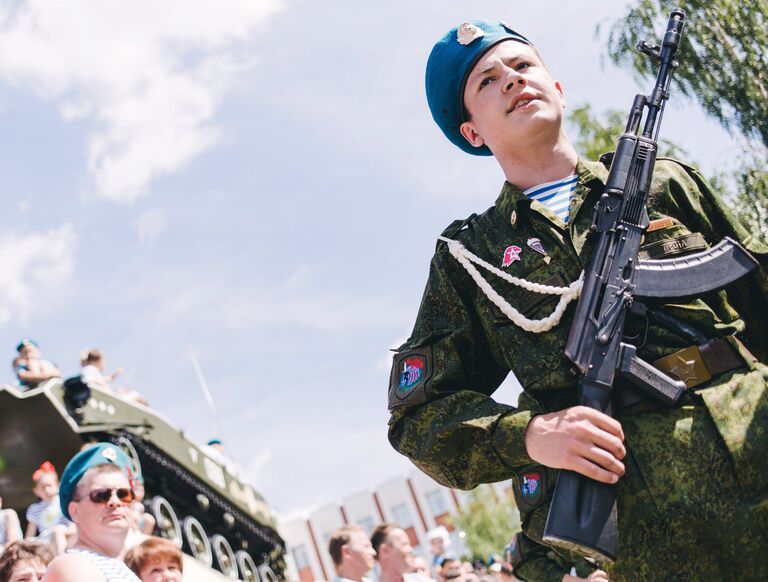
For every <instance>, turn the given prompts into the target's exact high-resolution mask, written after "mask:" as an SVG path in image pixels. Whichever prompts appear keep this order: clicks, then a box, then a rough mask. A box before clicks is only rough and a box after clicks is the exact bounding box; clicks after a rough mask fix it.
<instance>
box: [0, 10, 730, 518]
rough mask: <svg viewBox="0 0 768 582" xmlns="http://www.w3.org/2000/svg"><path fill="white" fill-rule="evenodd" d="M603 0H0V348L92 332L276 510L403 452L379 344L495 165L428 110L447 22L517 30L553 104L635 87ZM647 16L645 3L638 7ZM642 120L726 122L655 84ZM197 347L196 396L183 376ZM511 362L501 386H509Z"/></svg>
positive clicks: (596, 101)
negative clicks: (560, 91) (655, 115)
mask: <svg viewBox="0 0 768 582" xmlns="http://www.w3.org/2000/svg"><path fill="white" fill-rule="evenodd" d="M625 11H626V5H625V4H624V3H622V2H607V1H598V0H571V1H570V2H556V1H554V0H539V1H538V2H535V3H530V2H525V3H522V2H515V1H506V2H502V1H496V0H477V1H475V2H473V3H471V6H470V4H468V3H466V2H460V1H458V0H421V1H420V2H413V1H412V0H407V1H406V0H389V1H387V2H373V3H372V2H352V1H351V0H346V1H345V0H323V1H318V0H314V1H309V0H217V1H216V2H210V1H203V0H163V1H162V2H157V1H156V0H151V1H150V0H133V1H132V2H122V1H119V0H68V2H66V3H62V2H58V1H57V0H28V1H26V2H19V1H11V0H0V177H1V178H2V181H1V182H0V191H2V201H3V204H2V213H0V353H2V351H3V350H4V351H5V354H6V357H7V362H8V366H7V367H6V368H5V372H4V373H1V374H0V381H1V382H11V381H13V379H14V377H13V373H12V370H11V367H10V361H11V359H12V357H13V355H14V351H15V350H14V348H15V346H16V344H17V343H18V341H19V340H20V339H21V338H24V337H31V338H34V339H35V340H36V341H38V342H39V344H40V346H41V349H42V352H43V355H44V356H45V357H47V358H49V359H51V360H53V361H55V362H56V363H57V364H58V365H59V367H60V368H61V369H62V371H63V373H64V375H65V376H71V375H75V374H77V373H78V370H79V361H78V360H79V353H80V351H81V350H82V349H84V348H87V347H99V348H101V349H102V350H103V351H104V352H105V354H106V359H107V369H108V370H107V371H110V370H112V369H114V368H115V367H118V366H119V367H122V368H124V369H125V373H124V374H123V375H122V376H121V377H120V378H118V380H117V381H116V383H115V385H116V386H118V387H119V386H129V387H131V388H134V389H136V390H139V391H141V392H142V393H143V394H144V395H145V396H146V398H147V399H148V400H149V401H150V403H151V405H152V406H154V407H155V408H157V409H158V410H159V411H161V412H162V413H163V414H164V415H165V416H167V417H168V418H169V419H171V420H172V421H173V422H174V423H175V424H177V425H178V426H179V427H182V428H183V429H184V430H185V431H186V433H187V434H188V435H189V436H190V437H191V438H193V439H195V440H196V441H198V442H200V443H204V442H205V441H207V440H208V439H209V438H213V437H219V438H221V439H222V440H224V441H225V444H226V445H227V447H228V449H229V452H230V454H231V456H232V457H233V458H234V459H235V460H236V461H237V462H238V463H240V464H241V466H242V467H243V472H244V474H245V475H246V476H247V478H248V480H250V482H251V483H252V484H253V485H254V486H255V487H256V488H257V490H259V491H260V492H261V493H262V494H263V495H264V496H265V497H266V499H267V501H268V502H269V503H270V504H271V505H272V506H273V507H275V508H276V509H277V510H278V511H280V512H281V513H283V514H291V513H294V512H301V511H303V510H306V509H307V508H311V507H313V506H317V505H322V504H326V503H331V502H338V501H340V500H342V499H343V498H344V497H346V496H348V495H351V494H353V493H356V492H358V491H360V490H363V489H372V488H373V487H375V486H376V485H377V484H378V483H380V482H382V481H384V480H387V479H389V478H391V477H394V476H397V475H400V474H406V473H407V472H409V471H410V470H411V468H412V465H410V463H409V462H408V461H407V460H406V459H404V458H403V457H401V456H399V455H398V454H397V453H395V452H394V451H393V450H392V449H391V447H390V446H389V443H388V442H387V438H386V425H387V420H388V413H387V410H386V391H387V384H388V377H389V369H390V354H391V352H390V351H389V350H390V348H392V347H394V346H397V345H399V344H400V343H402V342H403V341H404V340H405V339H406V338H407V337H408V335H409V333H410V329H411V327H412V325H413V321H414V318H415V316H416V311H417V309H418V304H419V301H420V298H421V294H422V291H423V286H424V283H425V281H426V276H427V270H428V265H429V260H430V257H431V255H432V252H433V250H434V244H435V239H436V236H437V235H439V233H440V232H441V231H442V229H443V228H444V227H445V226H446V225H448V224H449V223H450V222H451V221H452V220H454V219H455V218H463V217H466V216H468V215H469V214H470V213H472V212H475V211H482V210H484V209H486V208H487V207H488V206H490V205H492V204H493V202H494V200H495V198H496V196H497V194H498V192H499V190H500V188H501V185H502V181H503V177H502V175H501V172H500V170H499V169H498V167H497V166H496V165H495V163H494V162H493V160H492V159H487V158H478V157H474V156H468V155H466V154H463V153H462V152H461V151H460V150H458V149H457V148H455V147H454V146H452V145H451V144H450V143H449V142H448V141H447V140H446V139H445V138H444V137H443V136H442V134H441V133H440V132H439V130H438V129H437V127H436V126H435V125H434V123H433V121H432V119H431V117H430V115H429V112H428V109H427V106H426V99H425V97H424V88H423V83H424V81H423V76H424V65H425V63H426V58H427V55H428V54H429V51H430V50H431V47H432V44H433V43H434V42H435V41H436V40H437V39H438V38H439V37H440V36H442V34H444V33H445V32H446V31H447V30H448V29H449V28H451V27H453V26H456V25H458V24H460V23H461V22H464V21H465V20H469V19H474V18H485V19H499V20H503V21H505V22H507V23H509V24H510V25H511V26H512V27H513V28H515V29H517V30H519V31H520V32H522V33H523V34H525V35H526V36H527V37H528V38H530V39H531V40H532V41H533V42H534V43H535V44H536V45H537V46H538V47H539V49H540V51H541V53H542V54H543V55H544V58H545V61H546V63H547V65H548V67H549V68H550V70H551V71H552V72H553V74H554V76H555V77H556V78H557V79H559V80H560V81H561V82H562V83H563V86H564V88H565V96H566V100H567V104H568V106H578V105H581V104H584V103H587V102H588V103H590V104H591V105H592V108H593V110H594V111H596V112H598V113H599V112H602V111H605V110H607V109H609V108H613V109H620V110H622V111H628V109H629V106H630V104H631V102H632V98H633V97H634V95H635V93H637V92H640V91H643V92H647V91H648V90H649V89H650V87H649V86H648V84H647V83H646V84H643V85H639V84H638V83H637V80H636V79H635V78H634V77H633V76H632V75H631V74H630V73H629V72H628V71H625V70H621V69H618V68H616V67H615V66H613V65H611V64H610V63H609V62H608V59H607V56H606V55H605V48H604V47H605V33H603V34H602V36H596V35H595V27H596V25H597V24H599V23H601V24H602V26H603V30H607V29H608V28H609V27H610V26H611V25H612V24H613V23H614V22H616V21H617V20H618V19H620V18H621V17H622V15H623V14H624V13H625ZM664 24H665V23H664V22H660V23H659V29H661V28H663V26H664ZM662 136H663V137H666V138H667V139H670V140H672V141H674V142H676V143H678V144H680V145H682V146H683V147H684V148H686V149H687V151H688V152H689V159H691V160H695V161H696V162H698V163H699V164H700V165H701V167H702V169H703V170H704V171H705V172H714V171H715V170H716V169H723V164H727V163H728V160H732V159H734V158H735V156H736V155H737V154H736V152H737V146H736V145H735V144H734V142H733V140H731V139H730V137H729V136H728V135H727V134H726V133H725V132H724V131H723V130H721V129H720V128H719V127H718V126H717V125H716V124H715V123H714V122H712V121H710V120H708V119H707V118H706V117H704V115H703V114H702V113H701V111H700V109H699V108H698V106H697V105H696V104H695V103H693V102H691V101H686V100H684V99H683V97H682V96H675V95H673V99H672V101H671V103H670V106H669V107H668V109H667V114H666V116H665V119H664V122H663V125H662ZM191 354H194V355H195V356H196V358H197V360H198V361H199V364H200V368H201V370H202V372H203V374H204V376H205V379H206V381H207V384H208V385H209V387H210V391H211V393H212V395H213V398H214V402H215V411H216V414H214V413H213V412H212V410H211V409H210V407H209V406H208V404H207V403H206V399H205V397H204V394H203V391H202V389H201V387H200V383H199V382H198V378H197V376H196V373H195V367H194V365H193V361H192V356H191ZM516 394H517V387H516V385H515V383H514V381H513V380H509V381H507V382H505V385H504V386H503V387H502V388H501V389H500V390H499V392H497V398H498V399H499V400H501V401H505V402H509V403H511V404H514V403H515V400H516Z"/></svg>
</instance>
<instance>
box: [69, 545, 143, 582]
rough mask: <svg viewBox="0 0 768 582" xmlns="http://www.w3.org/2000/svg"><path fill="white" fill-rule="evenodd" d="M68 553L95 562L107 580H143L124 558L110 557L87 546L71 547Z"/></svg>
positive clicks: (134, 581) (111, 581)
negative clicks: (127, 564)
mask: <svg viewBox="0 0 768 582" xmlns="http://www.w3.org/2000/svg"><path fill="white" fill-rule="evenodd" d="M67 553H68V554H80V555H81V556H85V557H86V558H88V559H89V560H90V561H91V562H93V563H94V565H95V566H96V568H98V569H99V570H101V572H102V573H103V574H104V577H105V578H106V580H107V582H141V580H140V579H139V577H138V576H136V574H134V573H133V572H132V571H131V570H130V569H129V568H128V566H126V565H125V563H124V562H123V561H122V560H118V559H116V558H110V557H109V556H104V555H103V554H98V553H96V552H93V551H91V550H86V549H85V548H70V549H68V550H67Z"/></svg>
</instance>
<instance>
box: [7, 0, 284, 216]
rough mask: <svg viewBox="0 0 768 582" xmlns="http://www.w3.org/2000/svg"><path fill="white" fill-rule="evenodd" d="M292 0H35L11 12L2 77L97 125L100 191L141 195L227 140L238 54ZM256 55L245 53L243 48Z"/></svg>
mask: <svg viewBox="0 0 768 582" xmlns="http://www.w3.org/2000/svg"><path fill="white" fill-rule="evenodd" d="M281 4H282V0H259V1H258V2H254V1H252V0H218V1H217V2H209V1H207V0H165V1H163V2H155V1H153V0H133V1H132V2H122V1H120V0H69V1H67V2H59V1H57V0H30V1H28V2H23V3H18V4H15V5H14V8H13V9H9V8H6V9H5V10H2V9H0V75H2V76H3V77H4V78H5V79H6V80H7V81H9V82H11V83H13V84H16V85H20V86H23V87H29V88H31V89H32V90H33V91H35V92H37V93H38V94H40V95H41V96H43V97H44V98H47V99H51V100H54V101H55V102H57V103H58V105H59V110H60V113H61V115H62V117H63V118H64V119H66V120H74V119H86V120H88V121H92V122H93V128H94V130H93V132H92V133H91V134H90V136H89V141H88V148H87V156H88V162H87V164H88V169H89V171H90V174H91V177H92V179H93V181H94V184H95V187H96V192H97V194H98V195H100V196H102V197H105V198H108V199H112V200H115V201H131V200H133V199H135V198H137V197H138V196H141V195H142V194H145V193H146V191H147V189H148V186H149V183H150V181H151V180H152V179H154V178H156V177H158V176H161V175H166V174H171V173H173V172H176V171H179V170H181V169H182V168H184V166H185V165H186V164H188V163H189V162H190V160H192V159H193V158H194V157H195V156H197V155H199V154H200V153H201V152H203V151H204V150H206V149H208V148H210V147H211V146H213V145H214V144H216V143H217V142H218V141H219V140H220V138H221V136H220V132H219V131H218V129H217V128H216V127H215V126H214V125H213V117H214V114H215V112H216V108H217V107H218V105H219V104H220V103H221V101H222V99H223V97H224V95H225V94H226V92H227V90H228V89H229V88H230V86H231V85H232V83H233V82H234V78H235V76H236V74H237V73H239V72H241V71H242V70H243V69H245V68H247V67H250V66H252V65H253V63H254V61H253V58H252V57H243V56H242V55H239V54H238V49H239V48H240V47H242V45H243V43H244V42H245V41H247V40H248V39H249V38H251V37H252V36H253V34H254V32H255V31H257V30H258V29H259V28H260V27H262V26H264V25H265V23H266V22H267V21H268V20H269V18H270V16H272V15H273V14H275V13H276V12H277V11H278V10H279V9H280V7H281ZM242 52H245V51H242Z"/></svg>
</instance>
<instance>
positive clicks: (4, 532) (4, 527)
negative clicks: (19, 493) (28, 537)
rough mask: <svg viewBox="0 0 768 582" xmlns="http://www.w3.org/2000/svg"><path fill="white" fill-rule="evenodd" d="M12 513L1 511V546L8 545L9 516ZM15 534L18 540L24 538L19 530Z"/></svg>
mask: <svg viewBox="0 0 768 582" xmlns="http://www.w3.org/2000/svg"><path fill="white" fill-rule="evenodd" d="M10 513H11V510H10V509H0V546H4V545H5V544H7V543H8V515H9V514H10ZM14 533H15V534H16V538H17V539H21V538H22V537H23V536H22V535H21V530H20V529H17V530H16V531H15V532H14Z"/></svg>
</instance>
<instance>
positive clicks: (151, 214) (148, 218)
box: [136, 210, 168, 244]
mask: <svg viewBox="0 0 768 582" xmlns="http://www.w3.org/2000/svg"><path fill="white" fill-rule="evenodd" d="M166 230H168V220H166V218H165V212H164V211H162V210H148V211H146V212H142V213H141V215H140V216H139V218H138V219H137V220H136V235H137V236H138V237H139V242H140V243H141V244H151V243H152V241H154V240H155V239H156V238H157V237H158V236H160V235H161V234H162V233H163V232H165V231H166Z"/></svg>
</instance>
